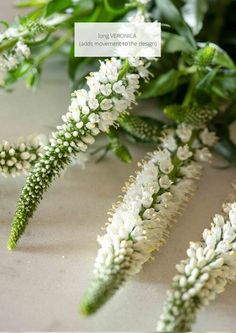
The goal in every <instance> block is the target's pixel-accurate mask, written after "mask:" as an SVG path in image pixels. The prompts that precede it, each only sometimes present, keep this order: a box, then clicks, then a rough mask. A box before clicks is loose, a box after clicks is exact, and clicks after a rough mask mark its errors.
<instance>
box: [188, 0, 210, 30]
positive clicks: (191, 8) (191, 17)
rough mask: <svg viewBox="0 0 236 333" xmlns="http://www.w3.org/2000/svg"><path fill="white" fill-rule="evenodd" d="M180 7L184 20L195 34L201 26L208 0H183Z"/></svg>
mask: <svg viewBox="0 0 236 333" xmlns="http://www.w3.org/2000/svg"><path fill="white" fill-rule="evenodd" d="M184 2H185V4H184V6H183V7H182V14H183V17H184V20H185V22H186V23H188V25H189V26H190V27H191V29H192V31H193V34H194V35H197V34H198V33H199V32H200V30H201V29H202V26H203V19H204V17H205V14H206V12H207V9H208V0H184Z"/></svg>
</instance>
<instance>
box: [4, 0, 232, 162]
mask: <svg viewBox="0 0 236 333" xmlns="http://www.w3.org/2000/svg"><path fill="white" fill-rule="evenodd" d="M17 7H18V8H19V9H26V10H27V14H26V15H22V16H20V15H19V16H18V17H16V19H15V22H13V23H9V22H5V21H4V20H2V21H0V23H1V24H2V25H3V27H4V28H5V29H6V31H9V29H11V28H13V29H14V33H13V34H5V35H4V33H3V37H2V38H1V43H0V53H2V54H3V55H7V54H8V55H9V54H10V53H11V50H12V49H13V48H14V46H15V45H16V43H17V41H18V40H19V39H20V40H22V41H23V42H24V43H25V44H26V45H27V46H28V47H29V48H30V51H31V56H30V57H29V58H27V59H24V58H22V59H21V61H20V63H19V65H18V66H17V67H16V68H14V69H12V70H8V71H6V72H5V73H4V74H5V77H4V79H3V80H2V82H1V86H2V88H3V89H5V90H7V91H10V90H12V89H13V87H14V85H15V83H16V82H18V81H19V80H24V81H25V83H26V86H27V87H28V88H31V89H33V90H35V89H37V88H38V86H39V83H40V77H41V73H42V70H43V66H44V64H45V62H46V61H47V60H48V59H49V58H51V57H53V56H55V55H57V56H60V58H62V59H63V61H65V62H66V64H67V72H68V76H69V78H70V82H71V90H74V89H79V88H81V87H82V86H83V85H84V84H85V77H86V75H87V74H88V73H89V72H90V71H95V70H96V69H97V68H98V66H99V62H98V59H96V58H75V57H74V43H73V29H74V23H75V22H114V21H125V20H127V18H128V16H129V15H131V14H133V13H134V11H135V10H136V7H137V1H136V0H133V1H132V0H131V1H125V0H119V1H116V0H25V1H20V2H18V3H17ZM148 13H149V15H150V20H158V21H160V22H161V23H162V44H163V45H162V56H161V58H160V59H159V60H158V61H157V62H153V63H152V66H151V67H150V71H151V73H152V74H153V75H152V78H151V80H150V81H149V82H148V83H144V84H143V85H142V87H141V89H140V92H141V93H140V96H139V99H140V102H142V100H147V99H148V100H149V99H150V100H154V101H157V105H158V108H157V109H156V110H155V111H154V112H153V118H150V117H146V116H144V117H140V116H138V115H131V116H129V117H122V118H121V119H120V125H121V126H120V127H119V128H118V129H114V130H112V131H110V133H108V135H107V138H108V143H107V145H106V146H105V147H104V151H103V152H102V156H105V154H106V153H107V152H108V151H113V153H115V154H116V155H117V156H118V157H119V158H120V159H121V160H122V161H124V162H130V161H131V159H132V156H131V154H130V152H129V151H128V149H127V147H126V146H125V143H123V139H122V137H123V133H126V137H127V138H128V139H130V140H132V141H133V142H135V143H137V144H138V143H139V144H140V143H143V144H144V143H149V144H150V143H155V142H156V136H157V135H158V133H159V130H160V129H161V128H162V127H163V126H166V125H169V124H172V125H173V126H175V124H177V123H180V122H188V123H191V124H193V125H195V126H203V125H206V124H207V125H208V126H209V127H210V128H211V129H214V130H215V131H216V133H217V135H218V136H219V138H220V140H219V143H218V144H217V146H216V151H217V152H218V153H220V154H221V155H222V156H223V157H224V158H225V159H226V160H227V161H228V162H229V165H235V164H236V146H235V144H234V142H233V141H232V140H231V137H230V126H231V124H232V123H233V122H234V121H235V120H236V106H235V99H236V65H235V61H234V60H235V57H236V20H235V13H236V1H235V0H176V1H174V0H173V1H171V0H164V1H163V0H155V1H154V0H153V1H150V3H149V4H148ZM19 14H20V12H19ZM154 118H158V119H161V121H159V120H156V119H154Z"/></svg>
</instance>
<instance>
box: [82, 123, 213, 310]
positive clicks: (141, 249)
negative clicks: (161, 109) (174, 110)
mask: <svg viewBox="0 0 236 333" xmlns="http://www.w3.org/2000/svg"><path fill="white" fill-rule="evenodd" d="M184 131H186V134H185V135H184ZM200 132H201V131H200ZM180 133H181V135H180ZM187 137H188V140H186V138H187ZM198 137H199V136H198V131H195V130H192V128H191V127H190V126H187V125H184V124H182V125H180V126H179V127H178V129H177V130H174V129H167V130H165V131H164V132H163V133H162V135H161V137H160V144H159V149H158V150H156V151H154V152H153V153H152V154H149V155H148V160H147V161H145V162H143V164H142V168H141V170H140V171H139V172H138V173H137V176H136V178H133V179H132V181H131V182H130V183H129V184H126V193H125V195H124V197H123V200H122V201H121V202H118V204H117V205H116V207H115V208H114V211H113V213H112V215H111V217H110V219H109V224H108V226H107V228H106V233H105V235H103V236H102V237H98V242H99V244H100V246H101V247H100V249H99V251H98V255H97V258H96V261H95V266H94V276H93V279H92V282H91V284H90V285H89V288H88V290H87V292H86V293H85V296H84V298H83V299H82V302H81V311H82V312H83V313H84V314H86V315H89V314H91V313H93V312H95V311H96V310H97V309H99V307H101V306H102V305H103V304H104V303H105V302H106V301H107V300H108V299H109V298H110V297H111V296H112V295H113V294H114V293H115V292H116V291H117V289H118V288H119V287H120V286H121V285H122V284H123V283H124V282H125V281H126V280H127V279H128V278H129V276H132V275H135V274H137V273H138V272H139V271H140V270H141V269H142V266H143V264H144V263H145V262H146V261H148V260H149V259H150V258H151V253H152V251H154V250H157V249H159V247H160V246H161V245H162V244H163V242H164V241H165V239H166V236H167V235H168V229H169V226H170V225H171V223H172V222H173V221H175V219H176V217H177V215H178V214H179V213H180V212H181V210H182V209H183V207H184V206H185V204H186V202H187V201H188V199H189V197H190V196H191V195H192V193H193V192H194V190H195V187H196V184H195V180H196V179H197V178H198V177H199V175H200V174H201V169H202V167H201V165H200V164H199V163H198V162H196V161H195V155H196V153H197V151H198V149H199V148H194V146H195V145H196V141H197V146H198V147H200V148H201V146H202V142H201V141H200V140H199V139H198ZM183 139H184V140H183ZM193 142H194V144H193ZM206 149H207V148H206Z"/></svg>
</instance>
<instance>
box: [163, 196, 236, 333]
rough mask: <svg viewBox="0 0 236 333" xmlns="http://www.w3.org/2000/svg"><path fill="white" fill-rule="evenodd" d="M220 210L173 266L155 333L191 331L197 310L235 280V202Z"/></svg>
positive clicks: (225, 205)
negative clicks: (168, 287) (198, 239)
mask: <svg viewBox="0 0 236 333" xmlns="http://www.w3.org/2000/svg"><path fill="white" fill-rule="evenodd" d="M223 211H224V214H222V215H218V214H217V215H215V217H214V218H213V223H212V225H211V229H205V230H204V232H203V235H202V237H203V240H202V241H201V242H191V243H190V247H189V249H188V250H187V256H188V259H186V260H183V261H181V263H180V264H178V265H177V266H176V268H177V270H178V275H176V276H175V277H174V279H173V285H172V290H171V291H169V292H168V296H167V301H166V303H165V305H164V309H163V313H162V315H161V316H160V320H159V322H158V325H157V331H159V332H163V331H164V332H177V331H191V327H192V324H193V323H194V322H195V319H196V315H197V311H198V310H200V309H201V308H204V307H205V306H207V305H208V304H209V302H210V301H212V300H214V299H215V297H216V296H217V294H219V293H222V292H223V291H224V289H225V287H226V285H227V284H228V283H230V282H233V281H235V280H236V202H231V203H227V204H224V205H223Z"/></svg>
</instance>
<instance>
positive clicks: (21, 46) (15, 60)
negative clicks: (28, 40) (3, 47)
mask: <svg viewBox="0 0 236 333" xmlns="http://www.w3.org/2000/svg"><path fill="white" fill-rule="evenodd" d="M30 55H31V52H30V48H29V47H28V46H27V45H26V44H25V43H24V42H23V41H21V40H19V41H18V42H17V43H16V45H15V46H14V47H13V49H11V51H4V52H2V53H1V54H0V70H1V71H4V72H6V71H11V70H14V69H16V68H17V67H18V65H19V64H20V63H21V62H22V59H28V58H29V57H30Z"/></svg>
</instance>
